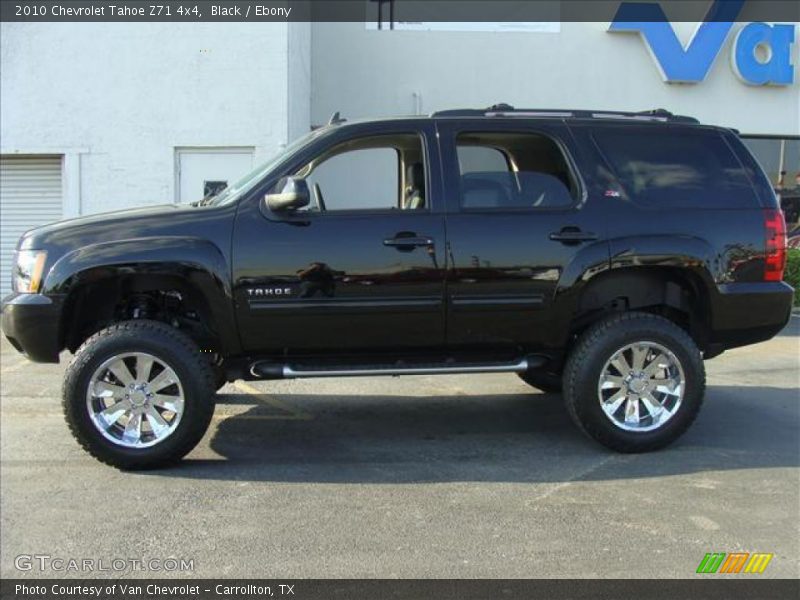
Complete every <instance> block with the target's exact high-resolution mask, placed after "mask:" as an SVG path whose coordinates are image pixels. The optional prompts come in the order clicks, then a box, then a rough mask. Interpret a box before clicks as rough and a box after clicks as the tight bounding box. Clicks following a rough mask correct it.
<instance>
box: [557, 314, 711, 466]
mask: <svg viewBox="0 0 800 600" xmlns="http://www.w3.org/2000/svg"><path fill="white" fill-rule="evenodd" d="M704 393H705V368H704V366H703V360H702V356H701V355H700V351H699V350H698V348H697V346H696V345H695V343H694V341H693V340H692V338H691V337H690V336H689V335H688V334H687V333H686V332H685V331H684V330H683V329H681V328H680V327H678V326H677V325H676V324H675V323H673V322H672V321H669V320H667V319H665V318H663V317H660V316H657V315H651V314H646V313H636V312H633V313H622V314H619V315H614V316H612V317H609V318H607V319H604V320H602V321H600V322H598V323H596V324H595V325H593V326H592V327H590V328H589V329H588V330H587V331H586V332H585V333H584V334H583V335H582V336H581V338H580V339H579V340H578V343H577V344H576V346H575V349H574V350H573V352H572V354H571V355H570V356H569V359H568V360H567V364H566V368H565V371H564V401H565V403H566V406H567V410H568V411H569V413H570V416H571V417H572V419H573V420H574V421H575V423H576V424H577V425H578V427H579V428H580V429H581V430H582V431H583V432H584V433H586V434H587V435H588V436H589V437H591V438H592V439H594V440H596V441H598V442H600V443H601V444H603V445H604V446H607V447H609V448H611V449H613V450H617V451H619V452H647V451H650V450H657V449H659V448H662V447H664V446H666V445H668V444H670V443H672V442H673V441H675V440H676V439H677V438H678V437H680V436H681V435H682V434H683V433H684V432H685V431H686V430H687V429H688V428H689V426H690V425H691V424H692V422H693V421H694V419H695V418H696V417H697V414H698V412H699V410H700V405H701V404H702V402H703V395H704Z"/></svg>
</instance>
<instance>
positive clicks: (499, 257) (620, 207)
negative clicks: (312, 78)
mask: <svg viewBox="0 0 800 600" xmlns="http://www.w3.org/2000/svg"><path fill="white" fill-rule="evenodd" d="M785 245H786V232H785V225H784V220H783V216H782V213H781V212H780V210H779V208H778V204H777V200H776V197H775V195H774V193H773V191H772V189H771V187H770V185H769V182H768V181H767V179H766V177H765V176H764V173H763V172H762V170H761V169H760V168H759V166H758V165H757V164H756V162H755V160H754V159H753V157H752V156H751V155H750V153H749V152H748V151H747V150H746V148H745V147H744V146H743V144H742V143H741V141H740V140H739V138H738V136H737V135H736V133H735V132H734V131H732V130H729V129H725V128H720V127H710V126H704V125H701V124H699V123H697V121H696V120H694V119H691V118H688V117H679V116H674V115H672V114H670V113H668V112H666V111H662V110H657V111H649V112H646V113H608V112H591V111H567V110H563V111H550V110H519V109H514V108H512V107H510V106H508V105H496V106H494V107H492V108H490V109H486V110H450V111H444V112H439V113H434V114H433V115H431V116H430V117H414V118H395V119H384V120H373V121H364V122H355V123H343V122H342V121H341V120H340V119H338V118H335V119H332V120H331V123H329V124H328V125H327V126H325V127H322V128H320V129H317V130H315V131H313V132H312V133H310V134H308V135H307V136H305V137H304V138H302V139H301V140H298V141H297V142H295V143H294V144H292V145H290V146H289V147H288V148H287V149H286V150H285V151H284V152H283V153H282V154H281V155H280V156H278V157H277V158H276V159H275V160H273V161H272V162H270V163H268V164H266V165H264V166H262V167H260V168H259V169H257V170H255V171H253V172H252V173H251V174H249V175H247V176H246V177H245V178H244V179H242V180H241V181H239V182H237V183H236V184H234V185H231V186H229V187H228V188H226V189H225V190H224V191H223V192H222V193H221V194H220V195H218V196H216V197H214V198H209V199H205V200H203V201H200V202H197V203H195V204H193V205H190V206H175V205H169V206H161V207H151V208H145V209H138V210H128V211H122V212H116V213H111V214H107V215H96V216H90V217H85V218H80V219H75V220H71V221H64V222H60V223H56V224H53V225H49V226H45V227H41V228H38V229H34V230H32V231H30V232H28V233H27V234H25V235H24V236H23V237H22V239H21V240H20V242H19V245H18V250H17V254H16V264H15V267H14V293H12V294H11V295H10V296H8V297H7V298H5V300H4V301H3V314H2V326H3V330H4V332H5V335H6V336H7V337H8V339H9V340H10V341H11V343H12V344H13V345H14V346H15V347H16V348H17V349H19V350H21V351H23V352H25V353H26V354H27V355H28V357H30V358H31V359H32V360H35V361H42V362H57V361H58V358H59V353H60V352H61V351H63V350H64V349H67V350H69V351H71V352H74V357H73V358H72V361H71V363H70V365H69V368H68V369H67V372H66V376H65V381H64V387H63V390H64V391H63V403H64V411H65V414H66V420H67V423H68V424H69V427H70V429H71V430H72V432H73V434H74V435H75V437H76V438H77V439H78V441H79V442H80V443H81V444H82V445H83V447H84V448H85V449H86V450H87V451H88V452H90V453H91V454H92V455H94V456H95V457H96V458H98V459H99V460H101V461H103V462H106V463H109V464H111V465H115V466H118V467H121V468H144V467H149V466H155V465H161V464H165V463H167V462H170V461H174V460H176V459H179V458H180V457H182V456H183V455H185V454H186V453H187V452H189V451H190V450H191V449H192V448H193V447H194V446H195V444H197V442H198V441H199V440H200V438H201V437H202V436H203V434H204V432H205V431H206V428H207V427H208V424H209V422H210V420H211V416H212V413H213V411H214V393H215V390H216V389H218V388H219V387H220V386H221V385H222V384H224V383H225V381H232V380H234V379H275V378H295V377H329V376H355V375H404V374H433V373H481V372H492V373H498V372H509V373H517V374H519V376H520V377H522V379H524V380H525V381H526V382H528V383H529V384H530V385H532V386H534V387H536V388H539V389H541V390H545V391H559V390H562V391H563V398H564V401H565V403H566V406H567V409H568V411H569V413H570V415H571V416H572V418H573V419H574V421H575V422H576V423H577V425H578V426H579V427H580V429H581V430H582V431H584V432H585V433H586V434H587V435H588V436H590V437H592V438H594V439H595V440H597V441H598V442H600V443H601V444H604V445H606V446H608V447H610V448H613V449H615V450H618V451H622V452H640V451H647V450H654V449H657V448H661V447H663V446H665V445H666V444H668V443H670V442H672V441H673V440H675V439H676V438H677V437H678V436H680V435H681V434H682V433H683V432H684V431H685V430H686V429H687V428H688V427H689V425H690V424H691V423H692V421H693V420H694V419H695V417H696V415H697V413H698V410H699V409H700V404H701V402H702V399H703V394H704V389H705V372H704V367H703V360H704V359H708V358H712V357H714V356H716V355H718V354H720V353H721V352H723V351H724V350H725V349H727V348H733V347H736V346H741V345H744V344H752V343H755V342H759V341H762V340H766V339H768V338H770V337H772V336H774V335H775V334H776V333H777V332H778V331H780V329H781V328H782V327H783V326H784V325H785V323H786V322H787V320H788V318H789V315H790V311H791V305H792V293H793V290H792V288H791V287H789V286H788V285H786V284H785V283H783V282H782V275H783V269H784V263H785Z"/></svg>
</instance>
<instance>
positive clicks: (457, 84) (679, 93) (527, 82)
mask: <svg viewBox="0 0 800 600" xmlns="http://www.w3.org/2000/svg"><path fill="white" fill-rule="evenodd" d="M743 26H744V24H741V23H737V24H735V25H734V27H733V30H732V31H731V33H730V34H729V36H728V38H727V41H726V43H725V45H724V47H723V48H722V50H721V51H720V53H719V55H718V56H717V59H716V61H715V63H714V65H713V67H712V69H711V71H710V73H709V74H708V77H707V78H706V80H705V81H703V82H701V83H698V84H695V85H687V84H667V83H664V82H663V81H662V79H661V75H660V74H659V71H658V69H657V68H656V65H655V62H654V60H653V59H652V57H651V56H650V53H649V52H648V49H647V47H646V46H645V44H644V42H643V41H642V39H641V38H640V37H639V36H638V35H636V34H630V33H608V32H607V29H608V23H562V24H561V26H560V32H559V33H531V32H502V33H501V32H497V33H495V32H441V31H439V32H431V31H386V30H383V31H378V30H367V28H366V27H365V26H364V24H363V23H315V24H314V25H313V26H312V28H313V39H314V43H313V52H312V64H313V78H312V89H313V90H314V94H313V96H312V122H314V123H317V124H318V123H323V122H325V121H326V120H327V118H328V116H329V115H330V114H331V113H332V112H333V111H336V110H339V111H341V112H342V116H344V117H350V118H354V117H368V116H369V117H371V116H380V115H393V114H413V113H414V112H415V110H416V109H417V108H418V107H417V105H416V104H415V99H414V94H415V93H417V94H421V97H422V106H421V112H423V113H428V112H431V111H434V110H439V109H445V108H454V107H485V106H490V105H491V104H494V103H497V102H507V103H509V104H512V105H514V106H518V107H535V108H574V109H579V108H593V109H607V110H644V109H650V108H666V109H668V110H671V111H673V112H675V113H681V114H688V115H692V116H695V117H697V118H699V119H700V120H701V121H703V122H705V123H712V124H719V125H726V126H730V127H735V128H738V129H740V130H741V131H742V132H743V133H761V134H795V135H796V134H798V133H800V82H799V81H798V80H800V77H798V76H797V75H796V81H795V84H794V85H792V86H790V87H786V88H778V87H753V86H749V85H747V84H745V83H743V82H742V81H740V80H739V79H738V77H737V76H736V75H735V73H734V71H733V69H732V66H731V58H730V57H731V49H732V48H731V46H732V42H733V40H734V38H735V35H736V32H737V31H738V30H739V29H741V28H742V27H743ZM696 27H697V24H694V23H677V24H675V30H676V33H677V34H678V35H679V37H680V38H681V39H682V40H683V41H684V43H686V42H687V41H688V40H689V39H690V37H691V35H692V32H693V31H694V30H695V28H696ZM796 38H798V39H797V42H796V43H795V45H794V47H793V54H794V64H795V68H796V69H797V63H798V62H800V61H799V60H798V59H797V57H798V54H800V35H798V36H796Z"/></svg>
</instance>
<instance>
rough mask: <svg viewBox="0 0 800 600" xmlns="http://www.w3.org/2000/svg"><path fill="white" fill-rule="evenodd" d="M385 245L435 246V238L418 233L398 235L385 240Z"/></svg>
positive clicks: (398, 246)
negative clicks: (418, 234)
mask: <svg viewBox="0 0 800 600" xmlns="http://www.w3.org/2000/svg"><path fill="white" fill-rule="evenodd" d="M383 245H384V246H392V247H395V248H403V247H409V248H410V247H414V246H433V239H432V238H429V237H426V236H417V235H410V236H405V235H397V236H395V237H393V238H387V239H385V240H383Z"/></svg>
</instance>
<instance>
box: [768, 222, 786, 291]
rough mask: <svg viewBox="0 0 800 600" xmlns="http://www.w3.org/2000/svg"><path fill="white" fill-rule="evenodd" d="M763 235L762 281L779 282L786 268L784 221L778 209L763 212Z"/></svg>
mask: <svg viewBox="0 0 800 600" xmlns="http://www.w3.org/2000/svg"><path fill="white" fill-rule="evenodd" d="M764 234H765V235H766V239H765V242H764V281H781V280H783V270H784V269H785V268H786V221H785V220H784V219H783V212H782V211H781V210H780V209H768V210H765V211H764Z"/></svg>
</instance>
